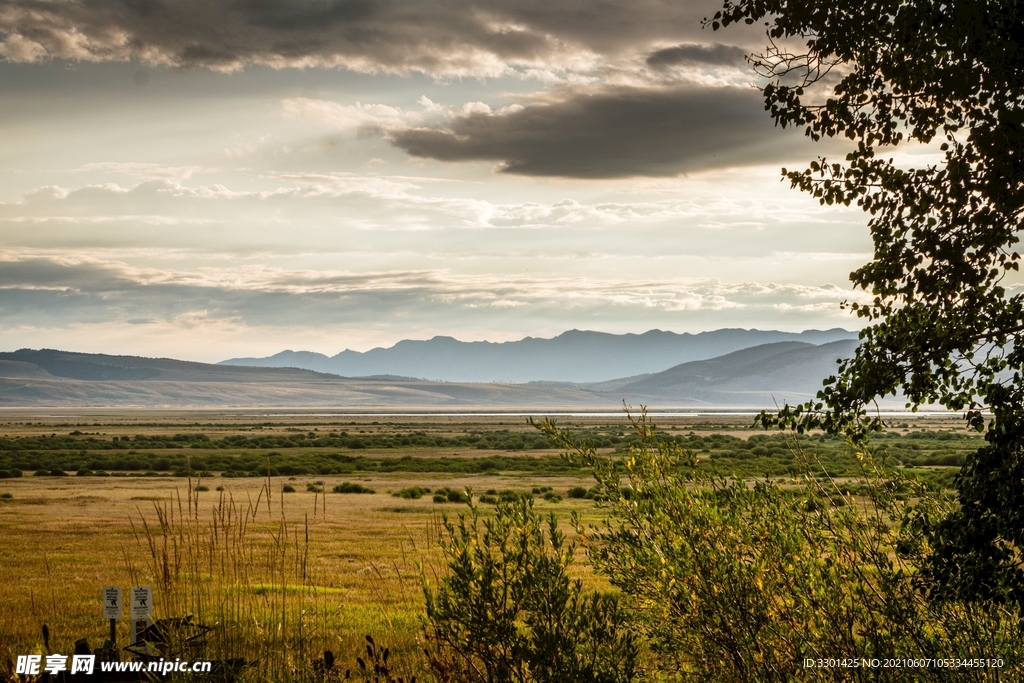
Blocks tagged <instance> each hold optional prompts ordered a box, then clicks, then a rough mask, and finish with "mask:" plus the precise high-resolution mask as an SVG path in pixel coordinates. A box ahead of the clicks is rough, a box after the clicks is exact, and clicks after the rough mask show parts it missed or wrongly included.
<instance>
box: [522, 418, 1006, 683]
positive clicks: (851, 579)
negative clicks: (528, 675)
mask: <svg viewBox="0 0 1024 683" xmlns="http://www.w3.org/2000/svg"><path fill="white" fill-rule="evenodd" d="M540 426H541V428H542V429H543V430H544V431H545V433H546V434H547V435H548V437H549V438H550V439H552V440H553V441H555V442H556V443H559V444H560V445H562V447H563V448H565V449H566V457H567V459H569V460H570V462H572V463H574V464H577V465H579V466H583V467H591V468H593V471H594V475H595V478H596V480H597V482H598V484H597V491H596V492H594V498H595V499H597V498H598V497H600V498H603V499H605V500H606V501H607V509H608V513H609V514H608V519H607V520H606V521H605V522H603V523H602V524H601V525H599V526H587V527H585V526H584V525H583V524H582V523H581V522H579V521H577V529H576V530H577V533H578V534H579V537H580V538H582V539H584V541H583V542H584V543H585V544H586V550H587V554H588V557H589V558H590V560H591V562H592V564H593V566H594V567H595V569H596V570H597V571H598V572H599V573H601V574H603V575H604V576H605V577H606V578H607V579H608V580H609V581H610V582H611V584H612V585H613V586H615V587H616V588H618V589H620V590H621V591H622V592H623V593H624V594H625V596H626V599H627V600H628V602H629V605H630V607H631V614H632V615H633V616H634V621H633V622H632V628H633V629H634V630H635V632H636V633H638V634H639V635H640V636H641V637H642V638H643V639H644V641H645V642H646V643H647V644H648V645H649V646H650V652H651V658H650V670H645V675H646V676H647V677H648V678H650V679H652V680H678V679H682V680H694V681H698V680H700V681H703V680H709V681H711V680H713V681H725V682H735V683H739V682H740V681H785V680H848V679H847V678H846V677H844V676H841V675H840V676H836V675H835V673H834V672H826V671H824V670H822V671H807V670H805V669H803V666H802V661H803V659H804V658H807V657H809V658H814V657H816V656H818V655H816V654H815V653H825V652H842V653H844V655H843V656H844V657H849V658H852V659H854V660H861V661H863V660H864V659H879V660H885V659H887V658H899V657H902V656H904V655H903V654H901V653H905V652H914V653H915V655H914V656H915V657H922V658H933V657H934V658H941V657H944V656H945V655H943V654H941V653H944V652H971V653H977V654H975V655H972V657H984V656H985V655H983V654H982V653H985V652H999V653H1000V654H999V656H1000V657H1002V658H1003V659H1004V660H1005V661H1006V662H1007V663H1008V666H1009V670H1012V671H1016V672H1017V673H1016V674H1015V675H1016V676H1019V675H1020V667H1021V661H1022V654H1024V629H1022V627H1024V619H1022V617H1021V615H1020V614H1019V613H1018V612H1017V611H1016V610H1015V609H1010V608H1008V607H1007V604H1008V601H1004V602H1000V601H992V602H986V603H966V602H962V601H959V602H958V601H957V600H956V599H954V598H951V597H950V596H948V595H942V594H941V593H940V592H939V591H937V590H936V589H937V588H938V587H937V586H934V585H929V584H928V583H926V582H927V577H926V576H925V575H923V574H922V572H921V571H919V570H920V567H922V566H923V565H924V563H925V561H926V559H927V557H928V553H929V552H931V547H932V546H931V545H930V544H929V542H928V537H927V535H926V532H924V531H922V529H927V528H928V527H927V523H931V522H934V520H937V519H942V518H943V517H944V516H946V515H948V514H949V513H950V511H951V510H953V509H955V501H954V500H953V499H952V497H951V496H948V495H947V496H944V495H930V494H928V493H927V492H926V491H924V489H923V488H922V487H921V486H919V485H918V484H916V483H915V482H914V481H912V480H908V479H906V478H905V477H903V476H902V475H901V474H900V473H899V472H898V471H896V470H893V469H891V468H890V467H889V465H888V464H887V462H886V461H885V460H884V459H883V458H881V457H878V456H876V455H875V454H874V453H872V452H871V451H868V450H864V451H862V452H859V453H858V454H857V458H856V461H857V462H858V463H859V467H860V470H859V477H858V478H859V480H860V484H859V486H860V490H861V491H862V492H863V493H865V494H866V496H867V498H865V499H862V500H861V501H860V502H858V503H857V504H846V503H847V501H845V500H844V501H843V502H842V503H840V502H839V500H841V499H842V495H841V493H840V491H839V488H838V486H836V485H835V484H834V483H833V481H832V480H831V479H828V478H825V479H819V478H815V477H813V476H808V477H806V478H805V479H804V481H805V484H804V485H803V487H802V488H798V489H793V488H792V486H790V487H784V486H782V485H779V484H777V483H773V482H771V481H764V480H758V481H756V482H754V483H753V484H752V485H751V482H747V481H744V480H742V479H740V478H735V477H731V476H730V477H726V476H721V475H718V474H715V473H713V472H711V471H709V470H706V469H703V468H702V467H701V466H700V464H699V462H698V459H697V457H696V455H695V454H694V453H693V452H692V451H687V450H684V449H683V448H681V447H680V446H679V445H678V444H675V443H669V442H666V441H665V440H662V439H660V438H658V437H657V436H656V433H655V430H654V427H653V426H652V425H650V424H649V423H648V422H647V420H646V417H645V416H643V415H642V416H641V418H640V419H639V420H638V421H636V422H635V423H634V426H635V428H636V430H637V433H638V435H639V437H640V438H639V440H638V442H636V443H635V444H633V445H632V446H631V447H630V450H629V454H628V456H627V457H625V458H623V459H621V460H610V459H608V458H605V457H599V456H598V454H597V452H596V450H595V449H594V448H593V447H592V446H589V445H587V444H586V443H585V442H581V441H576V440H574V439H573V438H571V437H570V436H569V435H568V434H566V433H565V432H562V431H560V430H558V429H557V428H556V427H555V426H554V425H553V424H551V423H543V424H541V425H540ZM812 461H813V457H812V456H810V455H807V454H802V453H799V452H797V453H794V467H795V468H801V473H803V474H813V472H812V471H811V469H812V468H811V464H812ZM624 480H625V481H624ZM624 483H628V488H626V487H623V484H624ZM625 490H631V491H632V492H633V495H631V496H630V497H628V498H627V497H626V496H625V495H624V491H625ZM590 494H591V492H590V491H588V496H589V495H590ZM911 496H915V497H918V498H919V502H917V503H915V504H914V505H911V504H910V503H908V502H905V499H907V498H910V497H911ZM1009 662H1012V664H1009ZM1005 673H1007V670H1003V671H1002V672H1001V674H1005ZM948 675H949V674H948V672H946V671H943V670H940V669H928V668H923V669H917V670H915V672H914V680H918V681H929V680H934V681H939V680H947V679H948ZM849 680H853V677H852V676H851V677H850V678H849ZM878 680H905V679H903V678H900V677H899V676H897V675H896V674H895V673H894V672H893V673H891V674H889V675H888V676H881V677H880V678H879V679H878Z"/></svg>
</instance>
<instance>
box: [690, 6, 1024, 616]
mask: <svg viewBox="0 0 1024 683" xmlns="http://www.w3.org/2000/svg"><path fill="white" fill-rule="evenodd" d="M762 22H764V25H765V26H766V27H767V28H766V33H767V37H768V40H769V41H770V44H769V46H768V47H767V48H766V49H765V51H764V52H763V53H762V54H759V55H754V56H752V58H751V63H752V65H753V66H754V69H755V70H756V71H757V72H759V74H760V75H761V76H763V77H765V78H767V79H768V81H769V82H768V83H767V84H766V85H765V86H764V88H762V94H763V95H764V105H765V109H766V110H767V111H769V112H770V114H771V116H772V118H773V119H774V120H775V123H776V124H777V125H780V126H782V127H786V126H796V127H801V128H803V129H804V132H805V133H806V134H807V135H808V136H809V137H811V138H812V139H814V140H819V139H821V138H825V137H827V138H834V139H841V138H846V139H847V140H848V141H849V147H848V149H849V152H848V153H847V154H846V155H845V157H844V158H843V159H842V160H841V161H838V162H837V161H836V160H835V159H832V160H831V163H830V162H829V161H827V160H826V159H824V158H819V159H818V160H817V161H814V162H812V163H811V164H810V167H809V168H807V169H806V170H804V171H790V172H787V171H786V170H785V169H783V175H784V176H785V177H786V178H788V180H789V181H790V183H791V184H792V186H793V187H796V188H799V189H800V190H802V191H804V192H807V193H810V194H811V195H813V196H814V197H816V198H817V199H819V201H820V202H821V203H822V204H844V205H847V206H849V205H850V204H851V203H852V204H856V205H857V206H859V207H860V208H861V209H862V210H863V211H865V212H866V213H867V214H868V215H869V216H870V217H869V220H868V228H869V230H870V232H871V237H872V241H873V243H874V254H873V258H872V260H871V261H870V262H869V263H867V264H865V265H864V266H862V267H861V268H859V269H857V270H856V271H854V272H853V273H852V274H851V276H850V277H851V281H852V282H853V284H854V286H855V287H856V288H859V289H861V290H863V291H864V292H865V294H866V296H865V297H864V298H863V299H861V300H860V301H856V302H853V303H850V304H844V306H847V307H848V308H850V309H851V310H852V311H854V312H855V313H856V314H857V316H858V317H860V318H861V319H862V320H863V321H864V322H865V324H866V325H867V326H866V327H865V328H864V329H863V330H862V331H861V333H860V339H861V344H860V346H859V347H858V348H857V350H856V353H855V355H854V357H853V358H850V359H847V360H845V361H843V362H842V364H841V365H840V367H839V372H838V373H837V375H836V376H834V377H831V378H829V379H828V380H827V381H826V386H825V387H824V388H823V389H822V390H821V391H820V392H819V393H818V396H817V399H816V400H814V401H810V402H808V403H806V404H804V405H803V406H800V407H796V408H793V407H791V406H786V407H785V408H784V409H783V410H782V411H780V413H779V414H778V415H767V414H766V415H765V416H764V417H763V421H764V422H765V424H781V425H782V426H795V427H797V428H798V429H812V428H817V427H821V428H824V429H825V430H826V431H828V432H829V433H832V434H842V433H847V434H850V435H851V436H853V437H854V438H862V437H863V435H864V433H865V432H866V431H868V430H872V429H879V428H881V418H880V417H879V416H870V415H869V413H868V412H867V411H866V410H865V408H866V407H867V406H870V405H871V404H872V402H873V401H875V399H876V398H878V397H885V396H888V395H894V396H895V395H897V394H902V395H903V396H905V397H906V400H907V407H912V408H914V409H916V408H917V407H918V406H921V405H928V404H938V405H941V406H942V407H943V408H945V409H947V410H951V411H957V412H960V411H962V412H963V413H964V417H965V420H966V422H967V423H968V424H969V425H970V426H972V427H974V428H975V429H976V430H977V431H979V432H982V431H984V433H985V438H986V440H987V442H988V443H987V445H985V446H984V447H982V448H979V449H978V450H977V452H976V453H975V454H974V455H973V456H971V457H970V458H969V459H968V462H967V465H966V466H965V467H964V468H963V470H962V471H961V473H960V476H959V481H958V482H957V488H958V489H959V497H960V503H961V504H960V506H959V507H958V508H957V509H956V510H953V511H951V512H950V514H948V515H946V516H945V517H944V519H943V521H942V523H940V524H934V525H932V524H927V523H922V525H921V530H922V532H924V533H927V534H928V535H929V536H930V538H931V543H932V544H934V545H937V546H941V548H942V551H941V552H939V553H936V554H934V555H933V556H932V558H931V559H932V560H934V561H931V562H929V563H928V565H926V566H925V567H923V568H922V569H923V570H924V571H926V572H927V573H929V574H930V575H931V576H932V577H933V578H934V580H935V587H936V590H941V591H942V592H944V593H946V594H947V595H950V596H954V597H955V596H960V597H964V598H972V599H980V600H1002V599H1009V600H1013V601H1014V602H1016V603H1017V604H1018V606H1019V607H1021V608H1024V565H1022V563H1021V555H1022V553H1024V488H1022V487H1021V485H1020V482H1021V479H1022V478H1024V448H1022V444H1024V380H1022V377H1024V293H1022V292H1021V291H1020V290H1019V289H1018V288H1017V286H1016V284H1014V283H1015V282H1016V281H1017V280H1018V279H1019V276H1018V273H1019V271H1020V260H1021V255H1020V253H1019V251H1018V249H1019V247H1018V244H1019V242H1020V235H1021V231H1022V229H1024V161H1022V158H1021V149H1022V147H1024V125H1022V123H1024V69H1022V68H1021V66H1022V64H1024V41H1022V38H1021V36H1022V29H1024V12H1022V8H1021V3H1020V2H1019V1H1018V0H958V1H957V2H954V3H947V2H933V1H931V0H905V1H901V2H889V1H887V0H868V1H867V2H865V1H863V0H856V1H850V0H725V2H724V6H723V8H722V10H721V11H720V12H718V13H716V14H715V16H714V18H713V19H712V20H711V21H710V22H709V23H710V25H711V27H712V28H713V29H716V30H717V29H719V28H721V27H724V26H729V25H730V24H739V23H744V24H748V25H749V24H758V25H759V24H761V23H762ZM908 142H909V143H912V144H913V143H919V144H929V143H931V144H934V143H935V142H939V143H940V144H939V145H938V152H939V154H938V155H937V157H938V158H937V159H934V160H929V162H928V163H927V164H923V165H920V166H918V167H916V168H906V167H905V165H904V164H902V163H901V162H900V161H897V160H896V159H895V157H894V156H893V155H892V151H893V149H894V148H896V147H897V145H900V144H903V145H906V143H908ZM986 412H987V413H989V414H990V415H991V419H989V418H988V417H986ZM1007 587H1009V590H1007Z"/></svg>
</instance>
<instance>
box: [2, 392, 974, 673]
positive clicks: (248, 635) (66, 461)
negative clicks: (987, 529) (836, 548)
mask: <svg viewBox="0 0 1024 683" xmlns="http://www.w3.org/2000/svg"><path fill="white" fill-rule="evenodd" d="M655 421H656V423H657V424H658V425H659V427H660V428H661V429H662V431H663V434H664V435H665V438H672V439H674V440H677V441H680V442H681V443H683V444H685V445H687V446H688V447H691V448H693V450H694V451H696V452H698V454H699V455H700V456H701V459H702V463H703V466H706V467H716V468H720V469H725V470H726V471H729V472H735V473H737V474H740V475H746V476H773V477H785V476H788V475H789V473H790V469H789V468H790V467H791V464H792V461H793V449H794V447H798V448H803V449H813V452H814V453H816V454H817V455H818V457H819V460H820V462H821V463H822V466H823V467H824V468H825V469H826V470H828V471H829V472H830V473H831V474H833V475H835V476H838V477H840V478H842V476H843V475H844V473H845V468H846V467H847V465H848V464H849V463H848V455H847V452H846V446H845V444H843V443H842V442H839V441H835V440H826V439H820V438H819V437H816V436H812V437H809V438H807V439H804V440H802V441H801V442H800V443H799V444H794V443H793V442H792V440H787V439H786V438H782V437H781V436H777V435H769V434H765V433H763V432H761V431H759V430H756V429H753V428H751V426H750V423H751V422H752V418H750V417H747V416H736V417H730V416H725V417H720V418H703V417H671V418H668V417H666V418H656V420H655ZM563 422H565V423H566V424H567V426H570V427H571V428H572V429H573V430H574V431H576V432H577V433H579V434H581V435H584V436H586V437H588V438H590V439H592V440H593V441H594V442H595V443H598V444H600V445H601V446H602V452H604V453H607V454H608V455H614V454H615V453H617V452H620V453H621V452H624V451H625V450H626V449H627V448H628V445H629V443H630V439H631V435H630V433H629V429H628V422H627V421H626V419H625V416H623V417H622V418H615V417H611V418H610V417H586V418H571V419H570V418H564V419H563ZM893 422H894V423H895V424H894V426H893V428H892V429H891V430H890V432H888V433H886V434H884V435H881V436H880V437H879V438H877V439H876V440H875V442H876V443H877V444H878V445H879V447H881V448H884V449H885V450H886V451H887V452H889V453H890V455H892V457H893V458H895V459H896V460H898V461H899V462H900V463H902V464H903V465H905V466H906V468H907V469H908V471H914V472H918V473H919V474H921V475H922V476H924V477H926V478H930V480H933V481H934V482H935V483H936V485H942V483H943V482H947V483H948V481H949V480H950V479H951V476H952V474H953V473H954V472H955V471H956V468H957V465H958V464H959V463H960V462H961V461H962V458H963V456H964V455H965V454H966V453H967V452H969V451H971V450H973V449H975V448H977V447H978V445H980V441H979V439H978V438H977V437H975V436H974V435H972V434H968V433H966V432H964V431H963V430H962V429H961V426H960V423H959V421H958V420H956V419H955V418H916V419H907V420H904V419H902V418H901V419H899V420H894V421H893ZM268 472H269V473H270V474H271V475H272V476H269V477H268V476H266V475H267V474H268ZM4 473H6V476H7V478H5V479H2V480H0V496H4V497H3V498H0V567H2V568H3V573H4V579H3V582H4V584H5V585H6V586H7V587H8V588H6V589H5V590H4V591H3V593H4V598H3V600H0V662H8V661H9V660H10V658H11V657H12V656H14V655H18V654H25V653H29V652H35V651H41V648H42V640H41V636H40V635H39V634H40V627H41V625H42V624H43V623H45V624H47V625H48V627H49V630H50V632H51V634H52V636H51V643H50V649H51V650H52V651H55V652H65V653H66V652H70V651H71V650H72V649H73V643H74V641H75V640H77V639H78V638H82V637H87V638H88V639H89V641H90V644H91V646H92V647H97V646H99V644H100V642H101V641H102V639H103V638H104V636H105V634H106V631H107V626H106V622H104V621H103V619H102V618H101V614H100V610H101V606H100V594H101V588H102V587H103V586H105V585H120V586H122V587H123V588H124V589H125V590H127V588H128V587H129V586H130V585H152V586H153V587H154V590H155V592H156V599H155V610H156V614H155V616H156V617H157V618H161V617H176V616H185V615H186V614H194V615H196V616H197V617H198V618H199V619H200V620H202V621H203V622H204V623H207V624H210V625H215V626H217V627H218V628H217V629H216V631H215V635H214V636H213V640H211V648H212V650H211V651H212V652H214V653H215V654H217V655H218V656H224V657H227V656H233V655H234V656H242V657H245V658H246V659H248V660H258V661H260V671H261V676H269V677H271V678H279V679H289V678H292V677H301V672H302V671H303V670H304V668H307V667H308V664H309V662H310V661H311V660H312V658H314V657H315V656H318V655H319V654H320V653H321V652H322V651H323V650H324V649H331V650H333V651H334V652H335V653H336V654H337V656H338V658H339V660H340V661H341V663H342V664H345V665H351V664H350V663H351V661H352V660H353V659H354V656H355V654H356V653H357V652H358V651H359V649H360V648H361V641H362V638H363V636H364V635H365V634H368V633H370V634H374V635H375V636H376V637H377V638H378V640H383V641H386V642H388V643H389V644H392V645H394V646H395V647H396V648H397V651H399V652H403V651H404V653H405V654H406V655H407V656H408V657H407V660H408V661H410V662H414V661H415V653H416V652H417V647H416V637H417V634H418V630H419V629H418V623H419V622H418V615H419V613H420V610H421V608H422V598H421V591H420V582H421V578H420V577H421V573H420V572H421V567H422V571H423V572H425V574H426V575H427V576H428V578H429V577H430V576H433V575H435V574H436V572H438V571H440V569H441V567H439V565H438V554H437V552H436V549H435V548H436V537H437V533H438V531H439V529H438V519H439V515H440V513H442V512H447V513H449V514H455V513H456V512H458V511H461V510H463V509H465V506H464V505H460V504H458V503H454V502H435V500H440V499H441V498H444V499H445V500H447V499H448V498H449V497H451V498H455V497H457V496H454V495H453V496H437V495H436V494H437V493H438V491H440V490H445V491H460V490H462V489H463V488H465V487H470V488H471V489H472V490H473V491H474V493H475V494H476V495H477V496H478V497H479V496H484V497H485V500H487V499H489V498H493V497H497V496H499V495H502V493H504V495H511V494H510V493H509V492H515V493H516V494H520V495H533V497H534V499H535V501H536V505H537V507H538V509H542V510H548V509H550V510H553V511H555V512H557V513H558V514H559V515H560V517H561V518H562V519H563V520H568V518H569V514H570V512H572V511H578V512H580V513H582V514H583V515H584V517H597V516H600V514H601V510H600V509H599V508H597V507H596V506H595V503H594V501H592V500H589V499H586V498H572V497H570V494H569V492H570V490H571V489H574V488H576V489H577V493H576V495H579V493H578V491H579V488H577V487H582V488H583V489H586V488H587V487H589V486H590V484H591V483H592V482H591V480H590V477H589V474H588V473H587V472H584V471H579V470H575V469H573V468H571V467H568V466H567V465H566V464H565V463H564V462H563V461H562V460H561V459H560V458H559V457H558V455H557V452H556V451H554V450H552V449H551V448H550V444H547V443H546V442H544V441H543V440H542V439H540V438H539V435H538V433H537V432H536V430H535V429H533V428H532V427H531V426H530V425H528V424H526V421H525V418H522V417H459V416H432V417H415V418H410V417H391V418H388V417H383V416H380V417H345V416H319V417H318V416H310V415H300V414H290V415H275V416H273V417H268V416H267V415H261V414H245V413H238V414H226V413H223V412H220V413H154V412H149V413H141V412H136V413H133V412H122V413H103V412H99V411H95V412H80V413H73V414H63V415H61V416H57V417H55V416H52V415H51V416H46V415H42V414H39V413H30V412H18V411H9V412H6V413H3V414H0V476H3V475H4ZM185 473H190V474H191V479H189V478H187V477H185V476H180V475H182V474H185ZM19 474H20V476H17V475H19ZM346 483H347V484H357V485H358V486H347V487H346V486H344V484H346ZM190 486H191V488H190ZM286 487H290V488H292V489H294V492H285V489H286ZM335 487H342V489H343V490H344V489H348V490H352V489H356V490H358V489H359V487H362V488H364V489H372V490H373V493H334V492H333V490H334V488H335ZM410 489H412V491H410ZM415 489H420V491H415ZM425 489H429V490H430V492H429V493H426V492H425V491H424V490H425ZM403 490H404V491H405V492H406V494H405V495H406V496H410V495H415V494H416V493H421V494H422V495H421V497H419V498H412V497H399V496H396V495H394V494H398V493H400V492H402V491H403ZM545 494H547V495H546V498H545ZM584 578H585V580H587V581H588V582H594V581H595V579H594V577H592V576H584ZM120 627H121V631H120V635H119V637H120V640H121V643H122V644H124V643H125V642H126V640H127V637H128V621H127V619H125V620H123V621H121V622H120ZM4 666H7V664H4Z"/></svg>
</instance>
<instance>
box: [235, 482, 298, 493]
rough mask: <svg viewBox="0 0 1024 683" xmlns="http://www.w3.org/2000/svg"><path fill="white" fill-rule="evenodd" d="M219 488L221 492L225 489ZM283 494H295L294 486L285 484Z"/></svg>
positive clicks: (282, 488) (282, 489)
mask: <svg viewBox="0 0 1024 683" xmlns="http://www.w3.org/2000/svg"><path fill="white" fill-rule="evenodd" d="M217 488H218V489H220V490H223V489H224V487H223V486H218V487H217ZM281 493H295V487H294V486H292V485H291V484H285V485H284V486H282V487H281Z"/></svg>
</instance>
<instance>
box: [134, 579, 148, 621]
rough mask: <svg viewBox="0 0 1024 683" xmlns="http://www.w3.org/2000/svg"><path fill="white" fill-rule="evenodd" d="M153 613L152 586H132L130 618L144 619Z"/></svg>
mask: <svg viewBox="0 0 1024 683" xmlns="http://www.w3.org/2000/svg"><path fill="white" fill-rule="evenodd" d="M152 614H153V587H152V586H132V619H145V618H146V617H149V616H152Z"/></svg>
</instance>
